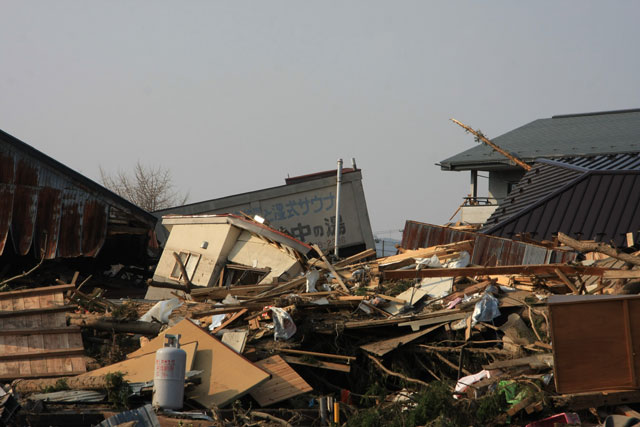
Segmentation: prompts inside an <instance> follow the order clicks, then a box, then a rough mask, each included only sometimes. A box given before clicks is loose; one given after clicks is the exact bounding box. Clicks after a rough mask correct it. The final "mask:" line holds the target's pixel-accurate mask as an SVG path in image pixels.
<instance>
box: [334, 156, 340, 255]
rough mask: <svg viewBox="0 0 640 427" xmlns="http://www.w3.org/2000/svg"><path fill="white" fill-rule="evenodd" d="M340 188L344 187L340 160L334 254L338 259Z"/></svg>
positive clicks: (337, 181)
mask: <svg viewBox="0 0 640 427" xmlns="http://www.w3.org/2000/svg"><path fill="white" fill-rule="evenodd" d="M340 187H342V159H338V176H337V178H336V223H335V226H336V232H335V238H334V243H335V246H334V248H333V254H334V255H335V256H336V258H338V237H339V235H340Z"/></svg>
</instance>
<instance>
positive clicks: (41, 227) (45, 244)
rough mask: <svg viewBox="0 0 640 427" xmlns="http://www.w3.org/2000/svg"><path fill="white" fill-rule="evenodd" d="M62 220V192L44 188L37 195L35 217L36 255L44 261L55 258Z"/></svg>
mask: <svg viewBox="0 0 640 427" xmlns="http://www.w3.org/2000/svg"><path fill="white" fill-rule="evenodd" d="M61 218H62V190H58V189H57V188H51V187H45V188H42V189H41V190H40V193H39V194H38V213H37V215H36V236H35V247H36V253H37V254H42V255H43V256H44V257H45V259H53V258H55V257H56V250H57V249H58V236H59V235H60V219H61Z"/></svg>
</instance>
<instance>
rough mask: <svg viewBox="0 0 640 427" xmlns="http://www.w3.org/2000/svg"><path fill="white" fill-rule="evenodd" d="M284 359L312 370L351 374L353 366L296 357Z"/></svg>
mask: <svg viewBox="0 0 640 427" xmlns="http://www.w3.org/2000/svg"><path fill="white" fill-rule="evenodd" d="M282 358H283V359H284V360H285V361H287V362H288V363H293V364H294V365H304V366H311V367H312V368H320V369H329V370H332V371H338V372H351V365H343V364H342V363H334V362H325V361H323V360H316V361H313V362H310V361H305V360H303V359H302V358H300V357H295V356H282Z"/></svg>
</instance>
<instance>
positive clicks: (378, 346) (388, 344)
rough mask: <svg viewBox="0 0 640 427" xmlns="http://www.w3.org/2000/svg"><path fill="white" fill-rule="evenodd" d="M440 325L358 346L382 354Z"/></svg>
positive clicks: (378, 354)
mask: <svg viewBox="0 0 640 427" xmlns="http://www.w3.org/2000/svg"><path fill="white" fill-rule="evenodd" d="M441 326H442V325H436V326H433V327H431V328H427V329H425V330H424V331H419V332H413V333H411V334H406V335H402V336H399V337H394V338H389V339H387V340H381V341H376V342H372V343H369V344H365V345H361V346H360V348H361V349H363V350H365V351H368V352H369V353H373V354H375V355H377V356H384V355H385V354H387V353H389V352H391V351H393V350H395V349H396V348H398V347H400V346H403V345H405V344H407V343H410V342H411V341H415V340H417V339H418V338H421V337H423V336H425V335H427V334H428V333H429V332H432V331H435V330H436V329H438V328H439V327H441Z"/></svg>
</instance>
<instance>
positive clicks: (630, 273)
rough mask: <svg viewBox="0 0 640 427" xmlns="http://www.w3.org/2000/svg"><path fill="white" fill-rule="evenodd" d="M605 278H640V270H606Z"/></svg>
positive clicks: (603, 276)
mask: <svg viewBox="0 0 640 427" xmlns="http://www.w3.org/2000/svg"><path fill="white" fill-rule="evenodd" d="M602 278H603V279H640V270H605V271H604V274H603V275H602Z"/></svg>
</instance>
